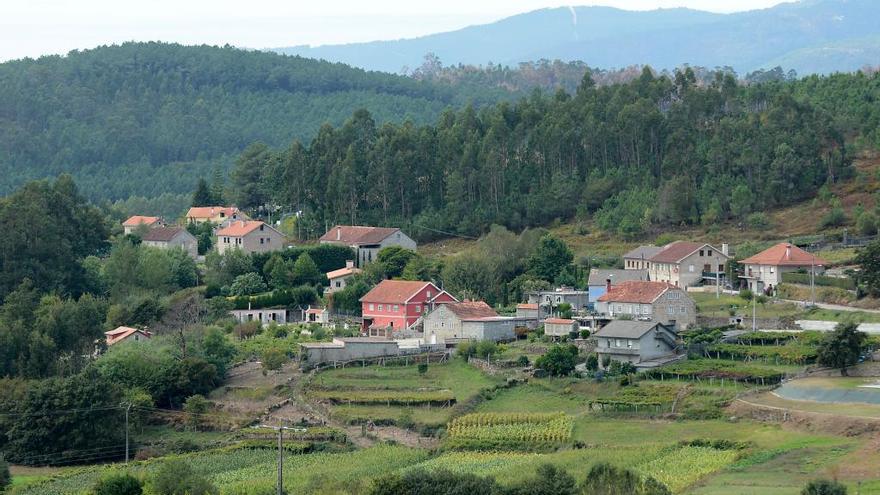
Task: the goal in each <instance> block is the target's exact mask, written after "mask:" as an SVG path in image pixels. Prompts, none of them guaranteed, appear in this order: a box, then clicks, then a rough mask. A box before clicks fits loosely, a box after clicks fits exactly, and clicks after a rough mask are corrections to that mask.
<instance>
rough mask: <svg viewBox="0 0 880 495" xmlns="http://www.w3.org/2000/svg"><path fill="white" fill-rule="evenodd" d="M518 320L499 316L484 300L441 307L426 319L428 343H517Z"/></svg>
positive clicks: (425, 332) (425, 331)
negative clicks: (471, 341) (482, 341)
mask: <svg viewBox="0 0 880 495" xmlns="http://www.w3.org/2000/svg"><path fill="white" fill-rule="evenodd" d="M516 322H517V319H516V318H514V317H506V316H498V313H496V312H495V310H494V309H492V307H491V306H489V305H488V304H486V303H485V302H483V301H465V302H452V303H444V304H437V305H436V306H435V308H434V309H433V310H432V311H431V312H430V313H428V314H427V315H426V316H425V317H424V324H423V326H424V336H425V342H427V343H429V344H451V343H456V342H460V341H462V340H493V341H495V342H506V341H510V340H514V339H515V338H516V334H515V333H514V327H515V325H516Z"/></svg>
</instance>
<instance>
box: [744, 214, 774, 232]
mask: <svg viewBox="0 0 880 495" xmlns="http://www.w3.org/2000/svg"><path fill="white" fill-rule="evenodd" d="M746 223H747V224H748V226H749V228H750V229H753V230H763V229H766V228H768V227H770V218H768V217H767V214H766V213H764V212H755V213H752V214H750V215H749V216H748V217H746Z"/></svg>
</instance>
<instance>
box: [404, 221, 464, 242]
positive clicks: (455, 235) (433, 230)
mask: <svg viewBox="0 0 880 495" xmlns="http://www.w3.org/2000/svg"><path fill="white" fill-rule="evenodd" d="M412 225H413V227H417V228H420V229H424V230H429V231H431V232H436V233H438V234H444V235H448V236H452V237H461V238H462V239H470V240H472V241H478V240H479V238H477V237H471V236H469V235H464V234H455V233H453V232H446V231H443V230H438V229H432V228H431V227H425V226H424V225H419V224H417V223H414V224H412Z"/></svg>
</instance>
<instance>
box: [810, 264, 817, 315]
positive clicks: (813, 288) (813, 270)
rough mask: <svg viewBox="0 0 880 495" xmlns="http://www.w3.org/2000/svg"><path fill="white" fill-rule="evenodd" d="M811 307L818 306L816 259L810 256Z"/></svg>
mask: <svg viewBox="0 0 880 495" xmlns="http://www.w3.org/2000/svg"><path fill="white" fill-rule="evenodd" d="M810 305H811V306H815V305H816V258H815V257H814V256H813V255H812V253H811V254H810Z"/></svg>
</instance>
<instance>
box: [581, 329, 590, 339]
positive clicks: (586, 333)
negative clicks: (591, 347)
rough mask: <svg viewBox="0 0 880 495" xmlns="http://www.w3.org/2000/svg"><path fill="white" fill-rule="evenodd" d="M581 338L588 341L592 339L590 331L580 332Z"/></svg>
mask: <svg viewBox="0 0 880 495" xmlns="http://www.w3.org/2000/svg"><path fill="white" fill-rule="evenodd" d="M580 337H581V338H582V339H588V338H590V331H589V330H581V331H580Z"/></svg>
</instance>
